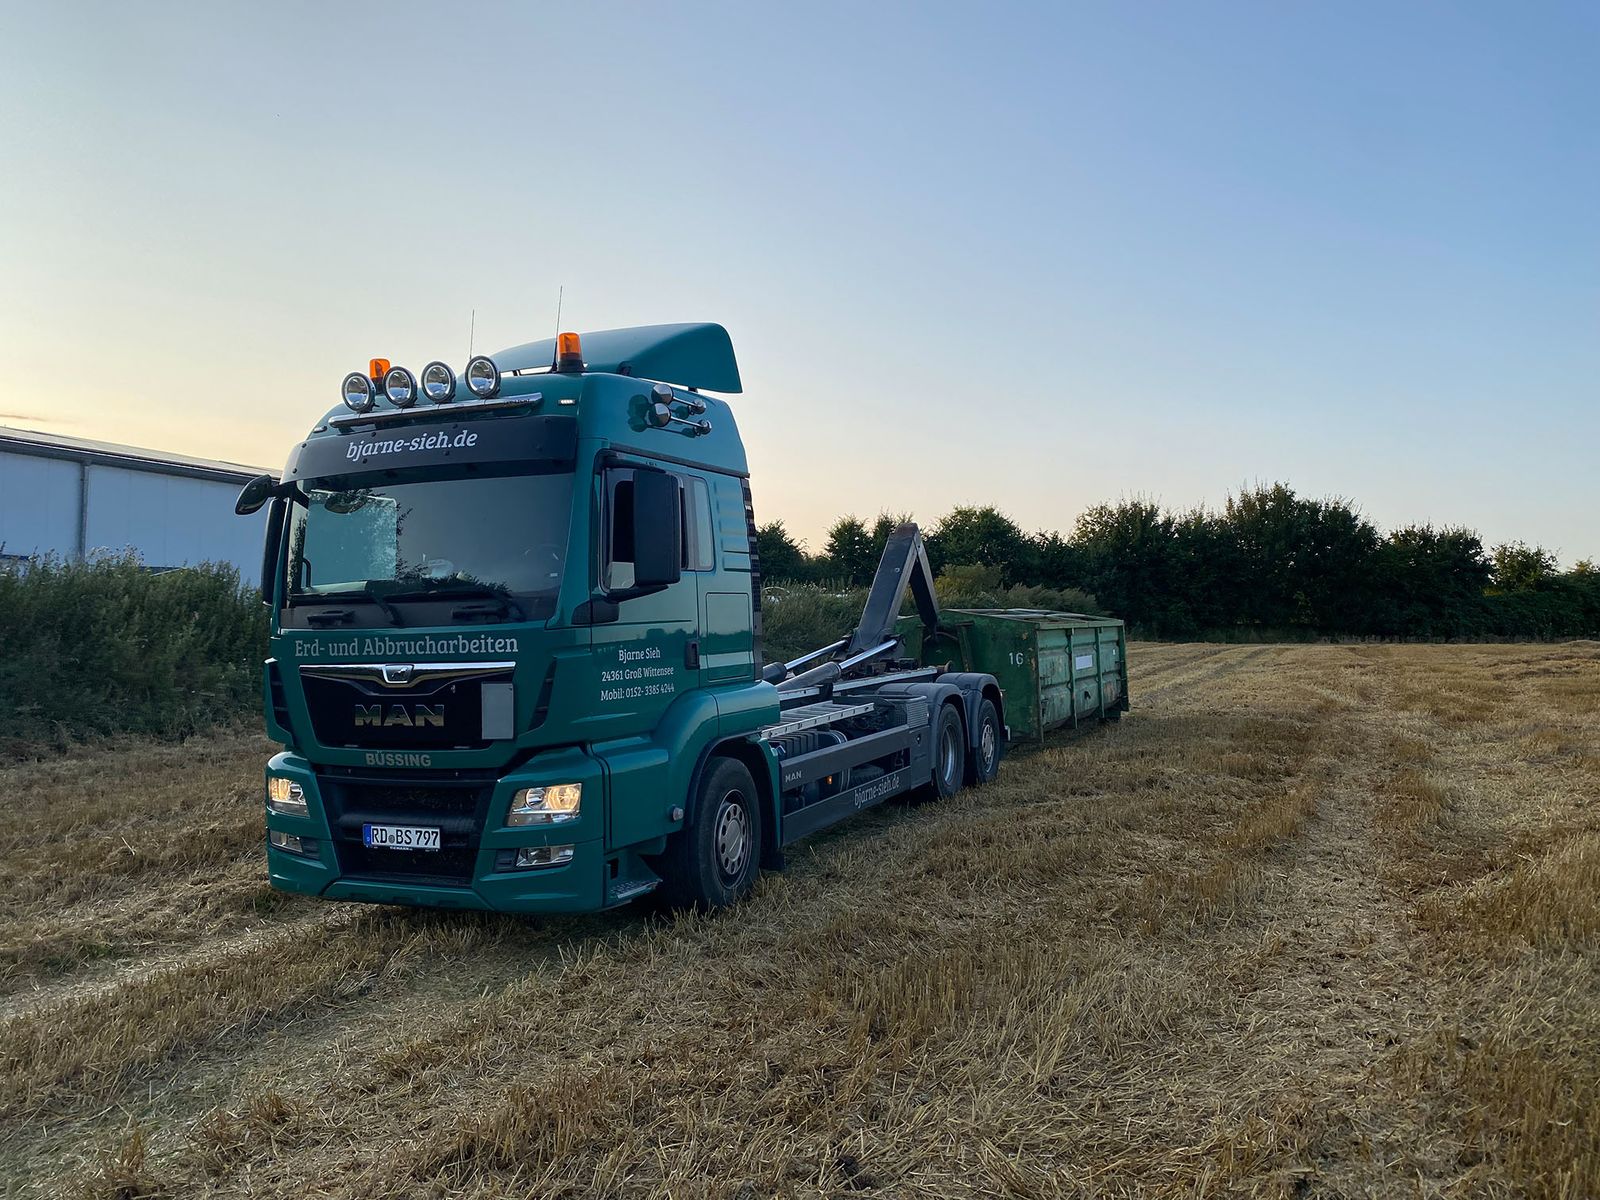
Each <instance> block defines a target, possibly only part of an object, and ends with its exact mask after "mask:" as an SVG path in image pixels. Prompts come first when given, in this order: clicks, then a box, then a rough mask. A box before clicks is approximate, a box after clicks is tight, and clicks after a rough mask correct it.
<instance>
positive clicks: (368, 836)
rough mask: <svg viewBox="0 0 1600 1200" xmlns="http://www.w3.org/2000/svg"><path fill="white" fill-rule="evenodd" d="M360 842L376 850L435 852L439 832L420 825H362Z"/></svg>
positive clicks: (437, 846) (437, 845)
mask: <svg viewBox="0 0 1600 1200" xmlns="http://www.w3.org/2000/svg"><path fill="white" fill-rule="evenodd" d="M361 840H362V841H363V842H365V843H366V844H367V846H368V848H369V849H376V850H437V849H438V848H439V831H438V830H437V829H428V828H424V827H423V826H420V825H363V826H362V827H361Z"/></svg>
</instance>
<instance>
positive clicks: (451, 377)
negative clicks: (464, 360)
mask: <svg viewBox="0 0 1600 1200" xmlns="http://www.w3.org/2000/svg"><path fill="white" fill-rule="evenodd" d="M422 392H423V395H425V396H427V397H428V399H429V400H432V401H433V402H434V403H435V404H448V403H450V401H451V400H453V399H455V395H456V373H455V372H454V371H452V370H451V369H450V367H449V365H448V364H446V363H442V362H431V363H429V364H428V365H427V366H425V367H423V368H422Z"/></svg>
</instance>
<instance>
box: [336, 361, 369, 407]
mask: <svg viewBox="0 0 1600 1200" xmlns="http://www.w3.org/2000/svg"><path fill="white" fill-rule="evenodd" d="M372 393H373V387H372V380H371V379H370V378H368V377H367V376H365V375H363V374H362V373H361V372H360V371H351V372H350V374H348V375H346V376H345V377H344V384H343V385H342V386H341V387H340V388H339V395H340V396H342V397H343V398H344V406H345V407H346V408H348V409H349V410H350V411H351V412H357V413H364V412H371V411H372V405H373V399H372Z"/></svg>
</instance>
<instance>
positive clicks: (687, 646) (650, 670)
mask: <svg viewBox="0 0 1600 1200" xmlns="http://www.w3.org/2000/svg"><path fill="white" fill-rule="evenodd" d="M645 471H648V472H650V473H651V474H652V475H655V476H659V475H660V474H662V468H661V467H660V466H659V465H657V464H652V463H650V462H649V461H648V460H643V459H639V460H634V459H623V458H613V459H612V460H611V461H609V462H608V463H607V464H606V465H605V466H603V467H602V469H601V470H600V471H599V473H598V477H597V485H598V488H599V496H598V500H599V505H598V511H599V522H598V525H599V530H598V532H599V535H600V536H599V537H598V538H597V542H598V545H597V550H598V555H597V558H598V561H597V562H596V564H595V567H596V569H597V571H598V578H599V582H600V587H601V589H602V590H603V592H604V594H605V595H607V596H610V597H615V598H616V599H615V601H614V602H608V603H606V604H598V605H595V606H592V607H593V608H594V609H595V612H594V615H593V617H592V619H591V629H592V636H593V643H592V645H593V656H592V661H593V664H594V695H593V702H592V706H591V711H590V713H589V714H587V715H586V716H585V717H583V718H582V719H581V721H580V724H581V725H582V726H583V727H584V729H585V735H586V736H587V737H589V738H592V739H594V740H600V739H603V738H612V737H621V736H625V735H627V734H635V733H638V734H643V733H648V732H649V731H650V730H652V729H654V728H655V727H656V725H657V724H658V723H659V722H660V720H661V716H662V714H663V713H664V712H665V711H666V710H667V707H668V706H669V705H670V704H671V703H672V701H673V699H674V698H675V697H676V696H678V695H679V694H680V693H682V692H686V691H691V690H693V689H694V688H697V687H699V686H700V664H699V639H700V591H699V584H698V581H697V577H696V575H695V574H694V573H693V572H691V571H683V572H682V574H681V575H680V576H679V578H678V579H677V580H676V581H675V582H673V583H669V584H667V585H665V586H664V587H661V588H659V590H652V591H649V592H646V593H645V594H642V595H641V594H630V592H631V591H632V589H634V588H635V587H636V586H637V584H636V579H635V571H634V567H635V555H636V554H637V553H638V546H637V539H636V537H635V533H636V531H635V529H634V527H633V516H632V514H633V506H634V499H635V498H634V488H635V477H636V475H637V474H638V473H639V472H645ZM673 478H674V479H676V480H677V481H678V486H677V488H676V492H675V497H674V498H673V499H672V500H671V501H668V502H669V503H671V504H672V505H673V507H675V508H676V509H677V512H676V514H675V520H676V522H677V526H678V529H679V542H680V545H682V544H683V539H682V529H683V495H684V491H683V487H682V480H681V479H680V478H678V477H677V476H673Z"/></svg>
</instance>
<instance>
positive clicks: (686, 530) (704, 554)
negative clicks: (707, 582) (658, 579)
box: [683, 475, 717, 571]
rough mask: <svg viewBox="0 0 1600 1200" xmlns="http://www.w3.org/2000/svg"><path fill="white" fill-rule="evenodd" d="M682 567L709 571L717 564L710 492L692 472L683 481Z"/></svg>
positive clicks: (702, 480)
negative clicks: (712, 533)
mask: <svg viewBox="0 0 1600 1200" xmlns="http://www.w3.org/2000/svg"><path fill="white" fill-rule="evenodd" d="M683 508H684V513H683V566H684V569H685V570H687V571H709V570H711V569H713V568H714V567H715V566H716V565H717V563H716V557H715V553H714V551H715V546H714V545H713V539H712V536H711V492H710V491H709V489H707V487H706V481H705V480H704V479H701V478H699V477H698V476H695V475H690V476H688V477H687V478H686V479H685V480H684V481H683Z"/></svg>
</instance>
